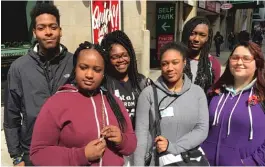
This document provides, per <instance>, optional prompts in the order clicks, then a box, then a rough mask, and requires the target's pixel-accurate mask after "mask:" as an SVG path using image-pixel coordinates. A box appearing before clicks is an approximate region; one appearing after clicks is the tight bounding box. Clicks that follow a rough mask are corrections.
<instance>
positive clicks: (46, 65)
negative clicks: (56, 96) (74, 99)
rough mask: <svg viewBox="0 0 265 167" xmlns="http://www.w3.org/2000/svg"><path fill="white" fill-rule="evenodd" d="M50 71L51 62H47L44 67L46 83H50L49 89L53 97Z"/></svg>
mask: <svg viewBox="0 0 265 167" xmlns="http://www.w3.org/2000/svg"><path fill="white" fill-rule="evenodd" d="M48 70H49V61H47V62H46V63H45V66H44V76H45V78H46V81H47V83H48V89H49V92H50V95H52V88H51V86H50V82H51V80H50V77H49V71H48Z"/></svg>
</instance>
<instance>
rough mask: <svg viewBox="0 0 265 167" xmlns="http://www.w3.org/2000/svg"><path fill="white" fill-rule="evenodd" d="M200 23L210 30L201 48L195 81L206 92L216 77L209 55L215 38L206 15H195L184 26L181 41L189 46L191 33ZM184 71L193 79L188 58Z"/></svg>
mask: <svg viewBox="0 0 265 167" xmlns="http://www.w3.org/2000/svg"><path fill="white" fill-rule="evenodd" d="M198 24H205V25H207V26H208V29H209V32H208V40H207V42H206V43H205V44H204V46H203V47H202V48H201V50H200V58H199V63H198V70H197V74H196V78H195V81H194V83H195V84H196V85H199V86H200V87H201V88H203V89H204V91H205V92H206V91H207V90H208V89H209V88H210V87H211V86H212V84H213V82H214V77H215V76H214V73H213V69H212V66H211V62H210V60H209V56H208V55H209V52H210V49H211V45H212V38H213V30H212V28H211V25H210V22H209V20H208V19H207V18H205V17H200V16H197V17H193V18H192V19H190V20H189V21H188V22H187V23H186V24H185V26H184V28H183V33H182V39H181V41H182V42H183V43H184V44H185V45H186V46H189V38H190V35H191V33H192V31H193V30H194V29H195V27H196V26H197V25H198ZM184 73H185V74H186V75H187V76H188V77H189V78H190V79H191V80H192V73H191V67H190V60H189V59H187V63H186V67H185V68H184Z"/></svg>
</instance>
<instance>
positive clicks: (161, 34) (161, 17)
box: [155, 3, 175, 61]
mask: <svg viewBox="0 0 265 167" xmlns="http://www.w3.org/2000/svg"><path fill="white" fill-rule="evenodd" d="M174 34H175V3H157V4H156V53H157V56H156V58H155V60H156V61H159V60H160V54H159V52H160V48H161V47H163V45H165V44H166V43H168V42H173V41H174Z"/></svg>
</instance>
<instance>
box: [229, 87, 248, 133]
mask: <svg viewBox="0 0 265 167" xmlns="http://www.w3.org/2000/svg"><path fill="white" fill-rule="evenodd" d="M243 91H244V90H242V91H241V92H240V94H239V97H238V99H237V101H236V104H235V105H234V107H233V109H232V111H231V113H230V116H229V119H228V127H227V136H229V134H230V127H231V119H232V115H233V113H234V111H235V108H236V106H237V103H238V102H239V100H240V97H241V95H242V93H243Z"/></svg>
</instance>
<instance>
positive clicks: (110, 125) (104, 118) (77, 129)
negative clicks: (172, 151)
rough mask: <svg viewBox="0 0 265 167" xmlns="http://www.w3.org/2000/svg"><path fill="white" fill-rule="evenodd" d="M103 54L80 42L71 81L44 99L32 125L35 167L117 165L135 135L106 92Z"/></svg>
mask: <svg viewBox="0 0 265 167" xmlns="http://www.w3.org/2000/svg"><path fill="white" fill-rule="evenodd" d="M105 54H106V53H105V51H104V50H103V49H102V48H101V47H100V46H99V45H93V44H91V43H89V42H85V43H82V44H80V45H79V48H78V49H77V50H76V52H75V54H74V58H73V61H74V70H73V73H72V76H71V77H70V78H71V79H70V81H71V83H72V84H68V85H65V86H63V87H62V88H61V89H59V91H58V92H57V93H56V94H55V95H53V96H52V97H51V98H49V99H48V100H47V101H46V103H45V104H44V106H43V107H42V109H41V111H40V114H39V116H38V118H37V120H36V124H35V126H34V131H33V136H32V143H31V149H30V159H31V161H32V162H33V164H34V165H37V166H87V165H91V166H122V165H123V164H124V160H123V156H124V155H130V154H132V153H133V152H134V150H135V149H136V136H135V133H134V131H133V128H132V123H131V121H130V118H129V114H128V113H127V111H126V108H125V107H124V106H123V104H122V102H121V101H120V100H119V99H118V98H116V97H114V95H112V94H111V93H110V92H109V91H107V90H106V89H105V88H104V87H103V85H104V84H105V79H104V72H105V70H104V69H105Z"/></svg>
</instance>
